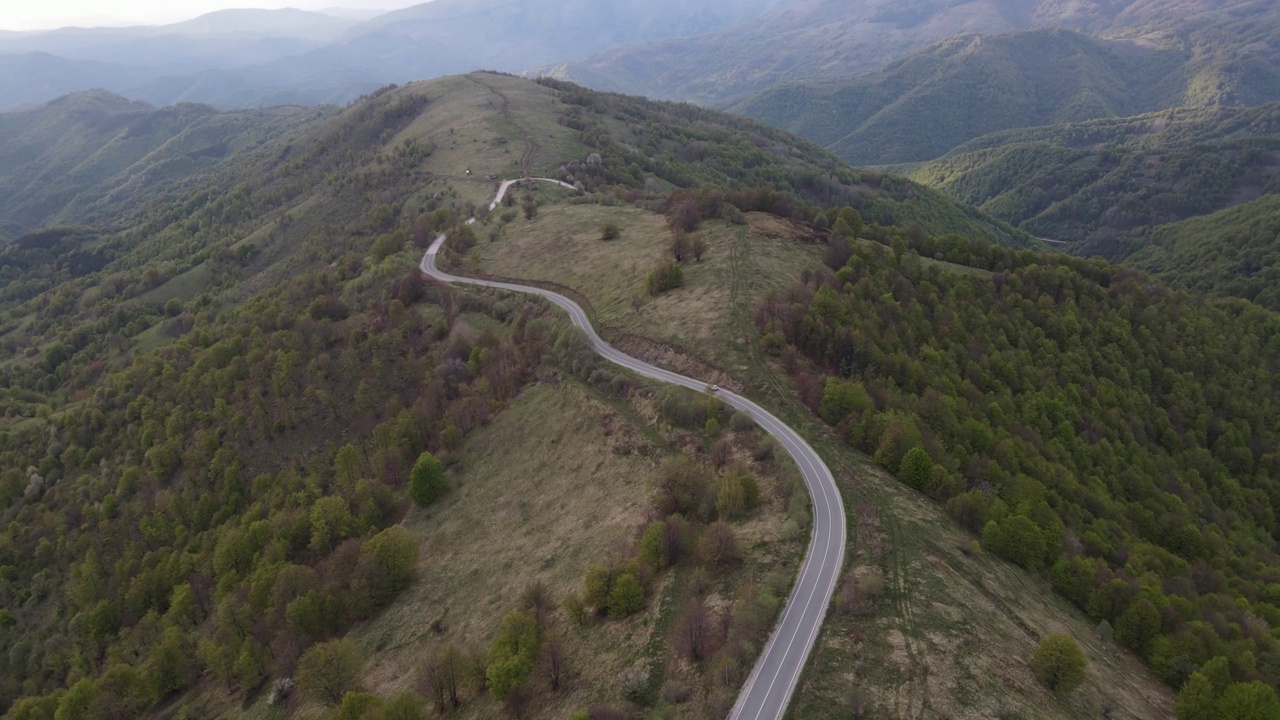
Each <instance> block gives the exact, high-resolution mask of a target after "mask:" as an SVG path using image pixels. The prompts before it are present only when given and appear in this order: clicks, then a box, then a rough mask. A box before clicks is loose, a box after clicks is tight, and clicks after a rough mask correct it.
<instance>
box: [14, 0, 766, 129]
mask: <svg viewBox="0 0 1280 720" xmlns="http://www.w3.org/2000/svg"><path fill="white" fill-rule="evenodd" d="M784 2H785V0H693V1H691V2H690V1H687V0H653V1H650V2H645V1H642V0H619V1H618V2H608V3H599V2H592V1H590V0H435V2H429V3H424V4H422V5H417V6H413V7H410V8H406V9H404V10H398V11H395V12H390V13H386V14H383V15H380V16H377V17H374V18H372V19H368V20H365V21H363V22H361V21H358V20H357V19H354V18H352V17H349V16H347V17H334V16H332V15H327V14H324V13H317V12H304V11H300V10H270V11H268V10H229V11H224V12H220V13H213V14H211V15H205V16H202V17H200V18H197V19H195V20H191V21H188V22H185V23H178V24H175V25H166V26H162V27H144V28H96V29H79V28H70V29H64V30H56V31H51V32H41V33H18V34H8V35H2V36H0V109H5V108H13V107H21V106H24V105H32V104H37V103H40V102H45V101H48V100H50V99H52V98H55V97H58V96H59V95H63V94H66V93H68V92H72V91H75V90H82V89H88V88H104V89H108V90H112V91H115V92H119V93H121V94H123V95H125V96H127V97H130V98H134V99H139V100H145V101H147V102H149V103H152V104H155V105H167V104H170V103H174V102H182V101H193V102H204V103H210V104H213V105H217V106H219V107H226V108H235V107H253V106H262V105H272V104H281V103H298V104H315V103H324V102H338V103H341V102H346V101H349V100H351V99H353V98H354V97H356V96H358V95H360V94H362V93H366V92H369V91H371V90H373V89H375V88H377V87H380V86H383V85H386V84H388V83H404V82H412V81H415V80H420V79H423V78H430V77H436V76H440V75H447V74H451V73H457V72H466V71H469V70H474V69H477V68H491V69H499V70H506V71H520V70H524V69H526V68H529V67H533V66H535V65H540V64H545V63H552V62H555V61H557V60H562V59H564V58H571V57H585V56H587V55H589V54H591V53H595V52H600V51H603V50H605V49H608V48H612V47H616V46H619V45H629V44H636V43H645V42H651V41H655V40H662V39H667V38H672V37H684V36H694V35H698V34H700V33H705V32H708V31H712V30H715V29H717V28H720V27H724V26H726V25H730V24H734V23H737V22H741V21H743V20H746V19H750V18H754V17H758V16H760V15H762V14H764V13H766V12H768V11H770V10H773V9H775V8H777V7H779V6H781V5H782V4H784ZM348 15H349V14H348Z"/></svg>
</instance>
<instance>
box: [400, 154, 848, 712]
mask: <svg viewBox="0 0 1280 720" xmlns="http://www.w3.org/2000/svg"><path fill="white" fill-rule="evenodd" d="M534 179H539V178H534ZM550 182H558V181H554V180H553V181H550ZM509 187H510V183H503V186H502V188H501V192H500V193H499V195H498V198H497V200H495V201H494V205H495V206H496V204H497V203H498V202H499V201H501V199H502V195H503V194H504V193H505V191H506V190H507V188H509ZM444 242H445V236H444V235H441V236H439V237H438V238H436V240H435V242H434V243H432V244H431V247H430V248H429V249H428V250H427V253H426V255H424V256H423V258H422V264H421V268H422V272H424V273H426V274H427V275H429V276H431V277H433V278H436V279H437V280H441V281H443V282H447V283H466V284H470V285H480V286H482V287H491V288H498V289H501V290H508V291H511V292H518V293H527V294H530V295H538V296H540V297H543V298H546V299H547V300H550V301H551V302H553V303H555V304H556V305H558V306H560V307H561V308H563V309H564V310H565V311H566V312H567V313H569V319H570V320H572V321H573V324H574V325H575V326H577V327H578V328H579V329H581V330H582V332H583V333H585V334H586V336H587V339H588V340H589V341H590V343H591V346H592V347H593V348H594V349H595V351H596V352H597V353H599V354H600V355H602V356H604V358H605V359H606V360H609V361H610V362H612V363H615V364H617V365H621V366H622V367H624V368H627V369H628V370H631V371H632V372H635V373H637V374H639V375H643V376H645V377H648V378H652V379H654V380H659V381H662V382H667V383H671V384H673V385H681V386H684V387H687V388H689V389H691V390H694V391H696V392H705V391H706V389H707V383H706V382H704V381H701V380H695V379H693V378H690V377H685V376H684V375H679V374H677V373H673V372H671V371H669V370H664V369H662V368H660V367H656V366H654V365H650V364H648V363H646V362H644V361H642V360H638V359H636V358H633V357H631V356H630V355H627V354H625V353H623V352H621V351H619V350H618V349H617V348H615V347H613V346H612V345H610V344H609V343H607V342H605V341H604V340H603V339H602V338H601V337H600V335H599V334H598V333H596V331H595V328H594V327H592V326H591V321H590V319H589V318H588V317H587V314H586V313H585V312H583V310H582V308H581V307H579V306H578V304H577V303H575V302H574V301H572V300H570V299H569V298H567V297H565V296H563V295H561V294H559V293H555V292H552V291H550V290H543V289H542V288H536V287H528V286H525V285H515V284H512V283H504V282H493V281H489V280H477V279H474V278H465V277H458V276H456V275H450V274H449V273H446V272H444V271H442V270H440V269H439V268H438V267H437V266H436V255H437V254H438V253H439V251H440V248H441V246H442V245H444ZM716 395H717V397H719V399H720V400H721V402H723V403H725V404H726V405H729V406H730V407H733V408H735V409H737V410H739V411H741V412H742V413H744V414H746V415H747V416H749V417H750V418H751V419H752V420H754V421H755V422H756V424H758V425H759V426H760V427H762V428H764V430H765V431H766V432H768V433H769V434H770V435H772V436H773V437H774V438H776V439H777V440H778V442H779V443H781V444H782V446H783V447H784V448H786V450H787V452H788V453H790V455H791V457H792V458H793V459H794V460H795V462H796V466H797V467H798V468H799V469H800V473H801V475H803V476H804V482H805V486H806V487H807V488H808V490H809V496H810V498H811V499H812V501H813V533H812V535H811V536H810V538H809V551H808V553H807V554H806V555H805V559H804V562H803V564H801V566H800V573H799V576H798V577H797V579H796V582H795V585H794V587H793V588H792V590H791V595H790V596H789V597H788V598H787V604H786V607H785V608H783V611H782V617H781V619H780V620H779V621H778V624H777V626H776V627H775V628H774V630H773V633H772V634H771V635H770V636H769V642H768V644H766V645H765V648H764V652H763V653H761V655H760V658H759V660H757V661H756V664H755V667H754V668H753V669H752V671H751V676H750V677H749V678H747V682H746V684H744V685H743V687H742V692H741V693H740V694H739V695H738V701H737V703H736V704H735V705H734V707H733V710H732V712H730V713H729V718H730V720H780V719H781V718H782V716H783V715H784V714H785V713H786V710H787V705H788V703H789V702H790V701H791V695H792V693H794V692H795V689H796V685H797V683H798V682H799V680H800V673H801V672H802V671H803V670H804V665H805V661H806V660H807V659H808V657H809V652H810V651H811V650H813V646H814V643H815V642H816V641H817V638H818V631H819V630H820V629H821V628H822V621H823V619H824V618H825V617H826V614H827V606H828V605H829V604H830V599H831V594H832V592H834V591H835V587H836V582H837V581H838V580H839V578H840V566H841V564H842V563H843V561H844V546H845V537H846V528H845V515H844V504H843V503H842V502H841V499H840V490H839V489H838V488H837V487H836V483H835V478H833V477H832V475H831V471H830V470H829V469H828V468H827V466H826V463H824V462H822V458H821V457H819V456H818V453H816V452H814V450H813V448H812V447H810V446H809V443H807V442H805V440H804V438H802V437H800V434H799V433H797V432H796V431H795V430H792V429H791V428H790V427H789V426H787V425H786V424H785V423H783V422H782V421H781V420H779V419H778V418H777V417H775V416H774V415H773V414H772V413H770V412H769V411H768V410H765V409H764V408H762V407H760V406H759V405H757V404H756V403H754V402H752V401H751V400H748V399H747V398H745V397H742V396H741V395H738V394H736V393H732V392H729V391H728V390H723V389H721V390H718V391H716Z"/></svg>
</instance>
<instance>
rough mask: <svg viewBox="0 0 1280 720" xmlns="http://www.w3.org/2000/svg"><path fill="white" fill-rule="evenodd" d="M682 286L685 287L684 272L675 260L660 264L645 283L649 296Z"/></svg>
mask: <svg viewBox="0 0 1280 720" xmlns="http://www.w3.org/2000/svg"><path fill="white" fill-rule="evenodd" d="M682 286H684V270H681V269H680V265H679V264H678V263H676V261H675V260H670V259H667V260H663V261H662V262H660V263H658V266H657V267H655V268H654V269H653V270H652V271H650V273H649V278H648V280H647V281H646V283H645V287H646V288H648V290H649V294H650V295H653V296H657V295H661V294H662V293H664V292H667V291H669V290H675V289H676V288H678V287H682Z"/></svg>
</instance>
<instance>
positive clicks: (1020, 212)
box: [898, 103, 1280, 259]
mask: <svg viewBox="0 0 1280 720" xmlns="http://www.w3.org/2000/svg"><path fill="white" fill-rule="evenodd" d="M1278 152H1280V105H1277V104H1276V103H1270V104H1267V105H1262V106H1258V107H1253V108H1227V107H1215V108H1182V109H1176V110H1168V111H1161V112H1156V113H1150V114H1146V115H1140V116H1136V117H1129V118H1116V119H1104V120H1092V121H1087V122H1082V123H1068V124H1062V125H1048V126H1041V127H1033V128H1023V129H1018V130H1009V131H1005V132H1000V133H994V134H991V135H986V136H982V137H979V138H975V139H974V140H971V141H969V142H966V143H964V144H962V145H960V146H958V147H957V148H956V149H954V150H953V151H951V152H950V153H948V154H947V155H945V156H943V157H941V158H939V159H937V160H934V161H931V162H927V163H921V164H918V165H914V166H909V167H901V168H898V169H899V170H902V171H904V172H906V174H907V175H908V176H909V177H911V178H912V179H914V180H916V181H918V182H922V183H925V184H927V185H930V186H932V187H936V188H938V189H941V190H944V191H946V192H947V193H949V194H951V195H953V196H954V197H956V198H958V199H960V200H962V201H964V202H967V203H972V204H974V205H977V206H978V207H981V208H982V209H984V210H986V211H987V212H990V213H991V214H993V215H995V216H997V217H999V218H1001V219H1003V220H1006V221H1008V222H1010V223H1012V224H1013V225H1015V226H1017V227H1020V228H1022V229H1023V230H1026V231H1027V232H1029V233H1031V234H1033V235H1036V236H1039V237H1047V238H1052V239H1056V240H1060V241H1064V242H1070V243H1073V245H1072V250H1073V252H1078V253H1081V254H1093V253H1098V254H1102V255H1104V256H1106V257H1110V258H1113V259H1120V258H1124V257H1126V256H1127V255H1129V254H1130V253H1132V252H1134V251H1135V250H1137V249H1139V248H1141V247H1143V245H1144V244H1145V243H1146V242H1148V241H1149V240H1150V238H1151V236H1152V229H1153V228H1159V227H1160V226H1162V225H1165V224H1168V223H1173V222H1178V221H1181V220H1184V219H1187V218H1191V217H1195V216H1200V215H1207V214H1209V213H1213V212H1216V211H1218V210H1222V209H1225V208H1229V207H1232V206H1235V205H1238V204H1241V203H1245V202H1249V201H1251V200H1254V199H1256V198H1258V197H1260V196H1263V195H1266V194H1270V193H1275V192H1277V191H1278V190H1280V184H1277V183H1280V180H1278V179H1277V169H1278V166H1280V154H1277V153H1278ZM1202 227H1203V226H1202Z"/></svg>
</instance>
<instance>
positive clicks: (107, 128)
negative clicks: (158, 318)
mask: <svg viewBox="0 0 1280 720" xmlns="http://www.w3.org/2000/svg"><path fill="white" fill-rule="evenodd" d="M324 114H325V113H324V112H323V111H316V110H304V109H301V108H280V109H273V110H261V111H244V112H238V113H219V112H217V111H215V110H214V109H213V108H210V107H207V106H199V105H179V106H175V107H169V108H165V109H162V110H157V109H155V108H152V107H150V106H147V105H145V104H142V103H135V102H130V101H128V100H125V99H124V98H122V97H120V96H118V95H113V94H111V93H107V92H102V91H97V92H85V93H77V94H74V95H70V96H67V97H64V98H61V99H59V100H56V101H54V102H52V103H49V104H47V105H43V106H40V107H37V108H33V109H30V110H23V111H18V112H12V113H0V136H3V137H4V138H5V142H4V143H3V144H0V216H2V217H3V218H4V219H5V222H6V223H7V224H8V226H9V227H10V228H12V229H11V230H10V232H11V233H16V234H20V233H21V232H23V231H24V230H34V229H36V228H39V227H43V226H48V225H66V224H95V223H100V222H103V221H105V220H108V219H109V218H112V217H116V216H119V215H120V214H121V213H122V212H124V211H128V210H130V209H133V208H136V207H138V206H139V205H140V204H141V203H143V202H145V201H146V200H147V199H149V198H152V197H154V196H155V195H157V194H158V193H171V192H174V191H175V190H176V189H177V188H179V187H181V186H183V185H184V184H187V183H190V182H194V181H198V180H201V179H207V178H208V177H210V176H211V175H213V174H214V173H216V172H217V171H219V170H220V169H223V168H226V167H228V166H229V165H231V164H234V163H235V162H236V161H237V160H238V159H242V158H244V157H245V156H247V155H249V154H251V153H253V152H256V151H258V150H260V149H262V148H263V147H264V146H266V145H267V144H269V143H270V142H271V141H272V140H273V139H276V138H278V137H280V136H281V135H283V134H285V133H287V132H291V131H294V130H296V129H297V128H298V127H299V126H301V125H302V124H304V123H306V122H309V121H313V120H315V119H317V118H319V117H322V116H323V115H324Z"/></svg>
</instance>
